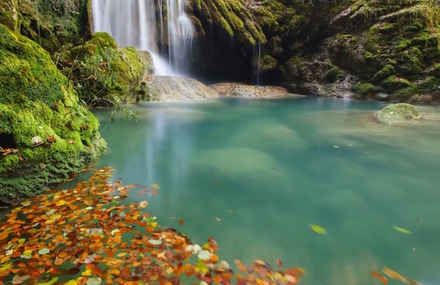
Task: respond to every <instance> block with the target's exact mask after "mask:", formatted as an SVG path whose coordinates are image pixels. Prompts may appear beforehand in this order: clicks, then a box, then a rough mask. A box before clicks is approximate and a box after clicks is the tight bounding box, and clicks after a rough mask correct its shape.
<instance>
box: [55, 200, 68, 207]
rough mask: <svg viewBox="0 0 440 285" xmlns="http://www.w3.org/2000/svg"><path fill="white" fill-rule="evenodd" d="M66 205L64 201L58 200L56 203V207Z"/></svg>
mask: <svg viewBox="0 0 440 285" xmlns="http://www.w3.org/2000/svg"><path fill="white" fill-rule="evenodd" d="M65 204H66V201H65V200H60V201H58V202H57V203H56V205H57V206H58V207H59V206H63V205H65Z"/></svg>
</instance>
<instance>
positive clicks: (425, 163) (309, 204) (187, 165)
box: [95, 98, 440, 285]
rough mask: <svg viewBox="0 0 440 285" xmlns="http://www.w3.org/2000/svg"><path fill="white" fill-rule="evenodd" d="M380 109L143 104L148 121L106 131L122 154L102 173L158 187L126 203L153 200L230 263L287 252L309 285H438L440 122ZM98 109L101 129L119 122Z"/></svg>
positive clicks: (104, 162) (346, 103) (344, 104)
mask: <svg viewBox="0 0 440 285" xmlns="http://www.w3.org/2000/svg"><path fill="white" fill-rule="evenodd" d="M382 106H383V105H382V104H381V103H377V102H358V101H350V100H337V99H325V98H304V99H288V100H272V101H268V100H253V101H251V100H239V99H238V100H219V101H207V102H204V103H195V104H192V103H185V104H151V105H141V106H138V107H136V108H135V110H136V111H138V112H139V122H137V123H136V122H134V121H133V120H126V119H124V118H123V117H120V118H117V120H116V122H115V123H114V124H109V125H108V126H107V127H106V129H105V131H104V132H103V133H102V135H103V136H104V138H105V139H106V140H107V142H108V143H109V147H110V152H109V153H108V154H107V155H106V156H105V157H103V158H102V159H101V160H100V161H99V165H98V166H112V167H113V168H115V170H116V174H115V177H116V178H118V177H120V178H121V179H122V181H123V183H125V184H131V183H138V184H144V185H151V184H153V183H157V184H159V185H160V187H161V188H160V190H159V194H158V195H157V196H146V195H145V194H143V195H141V196H138V195H137V194H136V193H133V194H132V195H131V196H130V197H129V198H128V199H127V200H126V201H127V202H136V201H142V200H145V199H147V200H148V201H149V203H150V204H149V206H148V208H146V210H147V211H148V212H150V213H151V214H152V215H153V216H157V217H158V221H159V223H160V224H161V225H162V226H164V227H167V226H169V227H173V228H176V229H177V230H178V231H181V232H183V233H185V234H186V235H188V236H189V237H190V239H191V240H192V241H193V242H195V243H200V244H203V243H204V242H205V241H206V240H207V238H208V237H209V236H211V235H212V236H214V237H215V238H216V240H217V241H218V244H219V247H220V251H219V256H220V257H221V258H223V259H226V260H227V261H228V262H229V263H231V264H232V263H233V259H235V258H238V259H241V260H242V261H244V262H246V263H249V262H251V261H252V260H254V259H256V258H260V259H263V260H265V261H267V262H269V263H270V264H272V265H273V266H274V267H275V266H276V263H275V260H276V258H279V259H280V260H282V262H283V263H284V265H285V266H286V267H293V266H300V267H303V268H305V269H306V271H307V273H306V275H305V278H304V280H303V282H301V284H306V285H312V284H324V285H340V284H352V285H367V284H368V285H370V284H375V283H374V282H376V283H377V280H374V279H372V277H371V276H370V275H369V272H370V271H371V270H377V271H381V269H382V267H383V266H387V267H390V268H392V269H394V270H396V271H398V272H400V273H401V274H403V275H404V276H406V277H409V278H413V279H415V280H417V281H419V282H422V283H423V284H425V285H432V284H440V273H439V268H440V243H439V242H438V240H439V239H440V220H439V219H438V217H439V216H440V207H438V204H439V201H440V192H439V191H438V178H437V177H438V170H439V169H440V148H439V147H438V142H439V141H440V126H439V124H438V122H420V123H417V124H416V125H406V126H405V125H403V126H387V125H382V124H379V123H377V122H376V121H375V120H374V119H373V113H374V111H375V110H379V109H380V108H381V107H382ZM421 110H422V112H423V113H424V114H428V113H429V114H433V116H438V115H439V114H440V111H439V109H438V108H432V107H423V108H421ZM95 114H96V115H97V116H98V118H99V119H100V121H101V122H102V124H103V125H105V124H106V122H107V121H108V118H109V115H110V114H109V111H97V112H96V113H95ZM180 219H183V220H184V221H185V223H184V224H183V225H179V224H178V220H180ZM310 224H317V225H319V226H321V227H323V228H324V229H325V230H326V231H327V234H326V235H319V234H317V233H315V232H313V231H312V230H311V229H310V227H309V225H310ZM393 226H398V227H402V228H404V229H407V230H409V231H411V234H403V233H401V232H398V231H396V230H394V229H393Z"/></svg>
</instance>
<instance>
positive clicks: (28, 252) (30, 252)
mask: <svg viewBox="0 0 440 285" xmlns="http://www.w3.org/2000/svg"><path fill="white" fill-rule="evenodd" d="M23 255H25V256H30V255H32V249H28V250H25V251H24V252H23Z"/></svg>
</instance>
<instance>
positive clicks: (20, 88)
mask: <svg viewBox="0 0 440 285" xmlns="http://www.w3.org/2000/svg"><path fill="white" fill-rule="evenodd" d="M0 82H2V88H1V89H0V122H1V123H0V138H1V140H0V147H1V148H2V149H14V150H16V152H15V153H11V154H8V155H6V156H1V157H0V201H2V202H14V201H17V200H20V199H23V198H26V197H30V196H34V195H36V194H39V193H41V192H42V191H44V190H45V189H47V187H48V186H50V185H54V184H57V183H60V182H62V181H64V180H66V179H67V178H68V177H69V175H71V174H72V173H74V172H77V171H79V170H81V168H82V167H84V166H85V165H86V164H87V163H90V162H91V161H92V160H93V159H95V158H96V157H97V156H98V155H99V154H100V153H102V152H103V151H104V150H105V148H106V146H105V142H104V140H103V139H102V138H101V136H100V134H99V132H98V128H99V123H98V120H97V119H96V118H95V117H94V116H93V114H92V113H90V112H89V111H88V110H87V109H86V108H85V107H84V106H83V105H82V104H80V103H79V101H78V97H77V94H76V92H75V91H74V90H73V89H72V87H71V86H70V84H69V81H68V80H67V78H66V77H64V76H63V75H62V74H61V73H60V72H59V71H58V69H57V68H56V66H55V65H54V63H53V62H52V60H51V58H50V56H49V54H48V53H47V52H46V51H45V50H44V49H43V48H42V47H41V46H39V45H38V44H37V43H35V42H33V41H31V40H29V39H28V38H26V37H24V36H21V35H19V34H16V33H15V32H13V31H11V30H9V29H8V28H7V27H5V26H3V25H1V24H0ZM37 136H38V137H40V138H42V140H43V144H42V145H40V146H38V147H36V146H34V145H33V143H32V141H33V138H35V137H37ZM34 141H35V140H34ZM17 151H18V152H17Z"/></svg>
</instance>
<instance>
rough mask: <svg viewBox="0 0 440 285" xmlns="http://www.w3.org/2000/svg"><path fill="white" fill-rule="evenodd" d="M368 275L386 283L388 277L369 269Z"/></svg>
mask: <svg viewBox="0 0 440 285" xmlns="http://www.w3.org/2000/svg"><path fill="white" fill-rule="evenodd" d="M370 275H371V276H373V277H374V278H377V279H379V280H380V281H381V282H382V283H383V284H388V279H387V278H386V277H384V276H382V274H380V273H379V272H377V271H370Z"/></svg>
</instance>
